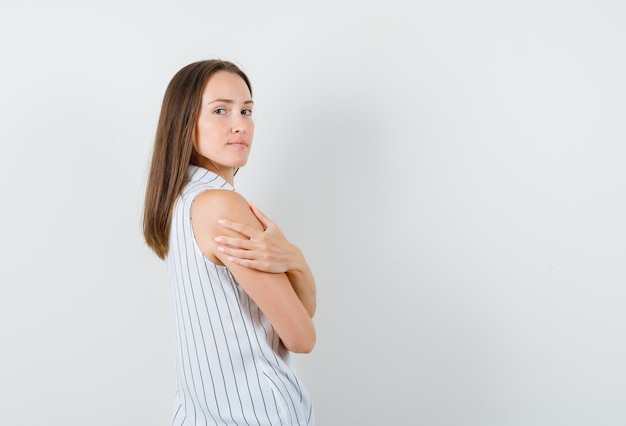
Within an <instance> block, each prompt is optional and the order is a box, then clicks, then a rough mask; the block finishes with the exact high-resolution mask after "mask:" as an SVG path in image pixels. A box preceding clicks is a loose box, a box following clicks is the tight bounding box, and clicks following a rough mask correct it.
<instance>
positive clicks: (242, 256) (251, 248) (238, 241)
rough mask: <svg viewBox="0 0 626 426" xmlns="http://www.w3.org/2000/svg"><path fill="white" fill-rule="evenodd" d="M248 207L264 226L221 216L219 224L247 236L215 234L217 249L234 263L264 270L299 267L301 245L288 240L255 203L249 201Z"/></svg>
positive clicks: (277, 271) (289, 269) (286, 270)
mask: <svg viewBox="0 0 626 426" xmlns="http://www.w3.org/2000/svg"><path fill="white" fill-rule="evenodd" d="M250 209H251V210H252V212H253V213H254V215H255V216H256V217H257V219H258V220H259V222H261V224H262V225H263V228H264V229H265V230H264V231H259V230H257V229H255V228H253V227H251V226H248V225H244V224H241V223H237V222H233V221H230V220H226V219H221V220H219V221H218V223H219V224H220V225H221V226H223V227H224V228H226V229H230V230H232V231H236V232H238V233H240V234H241V235H243V236H244V237H247V238H233V237H226V236H217V237H215V238H214V240H215V242H216V243H217V250H218V251H220V252H221V253H224V254H225V255H227V256H228V257H229V260H230V261H231V262H233V263H236V264H238V265H241V266H246V267H248V268H252V269H256V270H259V271H263V272H270V273H281V272H289V271H293V270H296V269H299V268H300V265H301V264H302V261H303V260H302V258H303V256H302V253H301V252H300V249H299V248H298V247H297V246H295V245H293V244H291V243H290V242H289V241H287V238H285V236H284V235H283V233H282V232H281V230H280V229H279V228H278V225H276V224H275V223H274V222H272V221H271V220H270V219H269V218H268V217H267V216H265V215H264V214H263V213H262V212H261V211H260V210H259V209H258V208H257V207H256V206H255V205H254V204H252V203H251V204H250Z"/></svg>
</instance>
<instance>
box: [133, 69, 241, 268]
mask: <svg viewBox="0 0 626 426" xmlns="http://www.w3.org/2000/svg"><path fill="white" fill-rule="evenodd" d="M218 71H226V72H232V73H234V74H237V75H239V76H240V77H241V78H242V79H243V80H244V82H245V83H246V85H247V86H248V89H250V94H252V86H251V85H250V80H249V79H248V77H247V76H246V74H244V72H243V71H242V70H241V69H239V67H238V66H237V65H235V64H233V63H232V62H228V61H223V60H218V59H211V60H206V61H199V62H194V63H192V64H189V65H187V66H185V67H183V68H182V69H181V70H180V71H178V72H177V73H176V75H174V77H173V78H172V80H171V81H170V83H169V85H168V86H167V89H166V90H165V96H164V97H163V104H162V106H161V115H160V117H159V124H158V126H157V130H156V137H155V140H154V150H153V152H152V162H151V164H150V172H149V175H148V183H147V186H146V198H145V202H144V211H143V235H144V238H145V239H146V243H147V244H148V246H149V247H150V248H151V249H152V250H154V252H155V253H156V254H157V256H159V257H160V258H161V259H165V256H167V253H168V251H169V233H170V226H171V222H172V210H173V208H174V202H175V201H176V198H177V197H178V195H179V194H180V192H181V190H182V188H183V185H184V184H185V176H186V174H187V167H188V166H189V165H190V164H192V161H193V160H192V154H193V150H194V148H193V138H194V130H195V126H196V121H197V120H198V112H199V110H200V102H201V99H202V92H203V91H204V87H205V86H206V84H207V82H208V81H209V79H210V78H211V76H213V74H215V73H216V72H218Z"/></svg>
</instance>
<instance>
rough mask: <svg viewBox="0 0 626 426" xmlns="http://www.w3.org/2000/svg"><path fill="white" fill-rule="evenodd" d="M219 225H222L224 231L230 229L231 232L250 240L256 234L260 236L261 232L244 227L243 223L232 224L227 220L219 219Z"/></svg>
mask: <svg viewBox="0 0 626 426" xmlns="http://www.w3.org/2000/svg"><path fill="white" fill-rule="evenodd" d="M217 223H219V224H220V225H222V226H223V227H224V228H226V229H230V230H231V231H236V232H239V233H240V234H242V235H245V236H246V237H248V238H252V237H253V236H255V235H257V234H261V233H262V231H259V230H257V229H254V228H253V227H251V226H248V225H244V224H243V223H238V222H233V221H232V220H228V219H220V220H218V221H217Z"/></svg>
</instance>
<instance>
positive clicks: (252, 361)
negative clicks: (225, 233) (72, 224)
mask: <svg viewBox="0 0 626 426" xmlns="http://www.w3.org/2000/svg"><path fill="white" fill-rule="evenodd" d="M187 179H188V181H187V182H186V184H185V186H184V188H183V191H182V193H181V195H180V197H179V198H178V199H177V201H176V204H175V206H174V214H173V217H172V225H171V230H170V236H169V253H168V256H167V265H168V273H169V280H170V283H171V290H172V300H173V311H174V325H175V333H174V340H175V357H176V367H177V378H178V380H177V381H178V389H177V393H176V404H175V408H174V417H173V421H172V425H175V426H182V425H283V426H296V425H297V426H305V425H306V426H313V424H314V415H313V408H312V405H311V401H310V399H309V396H308V394H307V392H306V390H305V389H304V387H303V386H302V384H301V383H300V381H299V380H298V378H297V377H296V374H295V373H294V371H293V368H292V367H291V365H290V362H289V351H288V350H287V349H286V348H285V346H284V345H283V344H282V342H281V341H280V339H279V337H278V335H277V334H276V332H275V331H274V328H273V327H272V325H271V324H270V322H269V321H268V319H267V318H266V317H265V316H264V315H263V313H262V312H261V310H260V309H259V307H258V306H257V305H256V304H255V303H254V301H253V300H252V299H251V298H250V297H249V296H248V294H247V293H246V292H245V291H244V290H243V288H242V287H241V286H240V285H239V284H238V283H237V281H236V280H235V278H234V277H233V275H232V274H231V273H230V271H229V270H228V269H227V268H226V267H224V266H220V265H216V264H215V263H213V262H211V261H209V260H208V259H206V258H205V257H204V255H203V254H202V252H201V251H200V249H199V248H198V245H197V243H196V240H195V238H194V236H193V231H192V225H191V205H192V203H193V201H194V199H195V198H196V197H197V196H198V195H199V194H200V193H202V192H203V191H207V190H211V189H228V190H232V191H234V188H233V187H232V186H231V185H230V184H229V183H228V182H226V181H225V180H224V179H223V178H221V177H220V176H218V175H217V174H215V173H213V172H211V171H208V170H206V169H203V168H201V167H197V166H190V167H189V169H188V171H187Z"/></svg>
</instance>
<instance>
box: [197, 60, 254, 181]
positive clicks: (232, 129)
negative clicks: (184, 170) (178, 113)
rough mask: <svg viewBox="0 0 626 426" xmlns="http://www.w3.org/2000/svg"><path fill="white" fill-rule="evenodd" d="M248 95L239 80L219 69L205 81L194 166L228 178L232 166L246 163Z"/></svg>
mask: <svg viewBox="0 0 626 426" xmlns="http://www.w3.org/2000/svg"><path fill="white" fill-rule="evenodd" d="M252 106H253V102H252V95H251V94H250V90H249V89H248V86H247V85H246V83H245V82H244V81H243V79H242V78H241V77H240V76H239V75H237V74H234V73H230V72H226V71H219V72H217V73H215V74H214V75H213V76H212V77H211V78H210V79H209V81H208V83H207V84H206V87H205V88H204V92H203V93H202V103H201V105H200V112H199V114H198V121H197V123H196V131H195V140H194V148H195V158H196V161H197V162H198V165H199V166H201V167H204V168H206V169H209V170H212V171H214V172H216V173H218V174H220V175H222V176H224V177H226V178H227V179H228V178H232V173H233V169H234V168H235V167H242V166H244V165H245V164H246V163H247V162H248V155H249V154H250V147H251V146H252V137H253V136H254V121H253V119H252Z"/></svg>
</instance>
